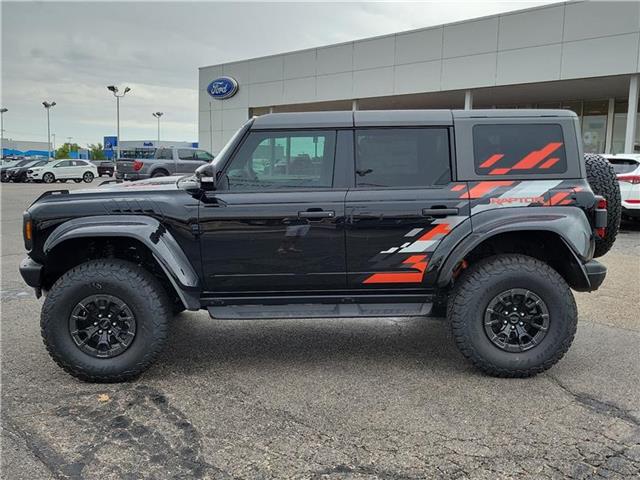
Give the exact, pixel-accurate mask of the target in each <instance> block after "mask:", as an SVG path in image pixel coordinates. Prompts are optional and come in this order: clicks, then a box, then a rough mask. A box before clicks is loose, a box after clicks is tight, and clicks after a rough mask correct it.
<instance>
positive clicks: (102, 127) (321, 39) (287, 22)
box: [1, 1, 550, 143]
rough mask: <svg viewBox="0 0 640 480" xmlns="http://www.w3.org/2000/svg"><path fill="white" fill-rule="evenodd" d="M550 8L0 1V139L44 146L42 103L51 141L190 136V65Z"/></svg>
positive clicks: (193, 106) (193, 93)
mask: <svg viewBox="0 0 640 480" xmlns="http://www.w3.org/2000/svg"><path fill="white" fill-rule="evenodd" d="M543 3H550V2H549V1H512V2H500V1H494V2H473V1H469V2H455V3H453V2H432V3H205V2H200V3H187V2H165V3H156V2H110V3H97V2H96V3H93V2H84V3H80V2H71V3H65V2H45V3H42V2H37V3H36V2H32V3H27V2H3V3H2V6H1V8H2V104H3V105H4V106H6V107H7V108H9V109H10V112H9V113H7V114H6V116H5V129H6V133H7V136H9V137H12V138H16V139H26V140H45V136H46V119H45V115H44V111H43V109H42V106H41V105H40V102H41V101H42V100H44V99H53V100H55V101H56V102H57V103H58V105H57V106H56V107H55V108H54V109H53V110H52V112H51V113H52V124H53V125H52V131H54V132H55V133H56V134H57V136H58V138H59V139H62V138H64V137H67V136H73V137H74V139H75V141H79V142H80V143H89V142H97V141H101V140H102V137H103V136H104V135H109V134H113V133H114V130H115V125H114V124H115V101H114V99H113V97H112V96H111V95H110V94H109V92H108V91H107V90H106V88H105V86H106V85H109V84H117V85H122V84H127V85H130V86H131V87H132V88H133V90H132V92H131V95H130V96H129V95H128V96H127V97H126V98H125V99H124V100H123V101H122V103H121V120H122V132H121V134H122V137H123V139H134V138H136V139H141V138H154V136H155V125H156V124H155V119H153V118H152V117H151V112H154V111H158V110H160V111H164V112H165V116H164V117H163V119H162V124H163V137H164V138H170V139H172V140H195V139H197V81H198V72H197V68H198V67H199V66H203V65H212V64H217V63H223V62H228V61H232V60H239V59H244V58H251V57H256V56H262V55H269V54H273V53H279V52H284V51H289V50H298V49H303V48H309V47H315V46H321V45H325V44H330V43H336V42H342V41H347V40H354V39H357V38H363V37H368V36H374V35H381V34H385V33H392V32H396V31H401V30H409V29H413V28H419V27H424V26H428V25H436V24H440V23H445V22H451V21H457V20H462V19H466V18H472V17H476V16H482V15H489V14H493V13H498V12H501V11H506V10H513V9H518V8H526V7H528V6H534V5H539V4H543Z"/></svg>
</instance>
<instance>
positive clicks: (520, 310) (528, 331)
mask: <svg viewBox="0 0 640 480" xmlns="http://www.w3.org/2000/svg"><path fill="white" fill-rule="evenodd" d="M484 331H485V333H486V334H487V337H489V340H490V341H491V343H492V344H493V345H495V346H496V347H498V348H499V349H501V350H504V351H507V352H518V353H519V352H524V351H527V350H530V349H532V348H534V347H535V346H537V345H539V344H540V342H542V340H543V339H544V337H545V336H546V335H547V332H548V331H549V309H548V308H547V305H546V304H545V303H544V301H543V300H542V299H541V298H540V297H539V296H538V295H536V294H535V293H533V292H532V291H531V290H527V289H524V288H514V289H511V290H507V291H505V292H502V293H499V294H498V295H496V296H495V297H494V298H493V299H492V300H491V301H490V302H489V305H487V308H486V310H485V314H484Z"/></svg>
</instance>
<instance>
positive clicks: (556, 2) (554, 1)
mask: <svg viewBox="0 0 640 480" xmlns="http://www.w3.org/2000/svg"><path fill="white" fill-rule="evenodd" d="M585 2H586V0H573V1H571V0H570V1H562V0H550V2H549V3H547V4H545V5H538V6H535V7H529V8H523V9H519V10H513V11H508V12H503V13H494V14H492V15H483V16H481V17H473V18H468V19H466V20H458V21H456V22H449V23H441V24H438V25H432V26H428V27H419V28H413V29H411V30H402V31H400V32H393V33H385V34H382V35H376V36H373V37H364V38H356V39H354V40H346V41H344V42H338V43H330V44H328V45H319V46H315V47H309V48H302V49H300V50H288V51H285V52H278V53H271V54H269V55H259V56H257V57H249V58H242V59H238V60H230V61H228V62H223V63H214V64H211V65H204V66H202V67H198V70H203V69H205V68H213V67H221V66H223V65H231V64H234V63H244V62H251V61H254V60H262V59H266V58H273V57H279V56H282V55H292V54H296V53H303V52H311V51H313V50H319V49H321V48H332V47H340V46H343V45H349V44H353V43H357V42H368V41H371V40H379V39H382V38H389V37H395V36H398V35H407V34H411V33H416V32H423V31H427V30H437V29H440V28H445V27H451V26H454V25H461V24H463V23H473V22H477V21H480V20H488V19H490V18H500V17H507V16H510V15H517V14H521V13H527V12H531V11H535V10H543V9H545V8H553V7H558V6H560V5H563V6H566V5H574V4H578V3H585Z"/></svg>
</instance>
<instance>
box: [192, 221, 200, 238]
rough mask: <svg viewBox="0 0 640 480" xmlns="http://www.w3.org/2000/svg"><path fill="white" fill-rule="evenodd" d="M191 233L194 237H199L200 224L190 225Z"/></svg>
mask: <svg viewBox="0 0 640 480" xmlns="http://www.w3.org/2000/svg"><path fill="white" fill-rule="evenodd" d="M191 233H193V234H194V235H195V236H196V237H197V236H199V235H200V233H201V232H200V224H199V223H192V224H191Z"/></svg>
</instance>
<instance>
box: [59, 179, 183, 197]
mask: <svg viewBox="0 0 640 480" xmlns="http://www.w3.org/2000/svg"><path fill="white" fill-rule="evenodd" d="M182 177H183V176H182V175H180V176H178V175H176V176H172V177H157V178H149V179H147V180H137V181H135V182H113V181H109V180H108V181H106V182H104V183H103V184H102V185H100V186H99V187H98V188H83V189H81V190H71V191H70V192H69V193H70V194H77V193H84V194H87V193H103V192H140V191H158V190H177V189H178V186H177V184H176V183H177V181H178V180H179V179H181V178H182Z"/></svg>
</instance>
